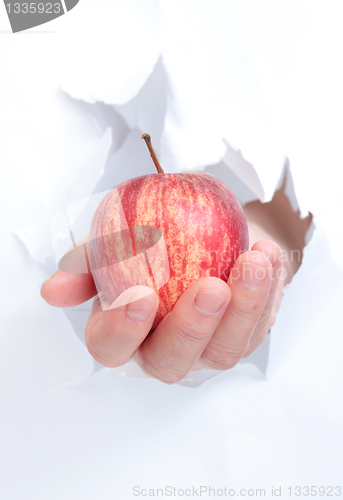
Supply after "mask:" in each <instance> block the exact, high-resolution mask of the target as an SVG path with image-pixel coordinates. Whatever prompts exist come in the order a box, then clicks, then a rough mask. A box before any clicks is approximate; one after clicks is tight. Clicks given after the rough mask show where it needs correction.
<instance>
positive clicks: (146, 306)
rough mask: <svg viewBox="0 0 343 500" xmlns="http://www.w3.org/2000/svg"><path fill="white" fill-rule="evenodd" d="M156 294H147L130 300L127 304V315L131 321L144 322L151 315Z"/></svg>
mask: <svg viewBox="0 0 343 500" xmlns="http://www.w3.org/2000/svg"><path fill="white" fill-rule="evenodd" d="M155 304H156V302H155V294H153V293H152V294H150V295H147V296H146V297H143V298H142V299H139V300H136V301H135V302H130V303H129V304H127V306H126V315H127V317H128V318H129V319H130V320H131V321H135V322H136V323H143V321H146V320H147V319H148V318H149V316H150V315H151V313H152V311H153V309H154V308H155Z"/></svg>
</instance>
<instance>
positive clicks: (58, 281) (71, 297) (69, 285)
mask: <svg viewBox="0 0 343 500" xmlns="http://www.w3.org/2000/svg"><path fill="white" fill-rule="evenodd" d="M40 293H41V296H42V297H43V299H44V300H45V301H46V302H47V303H48V304H50V305H51V306H55V307H75V306H78V305H79V304H82V303H83V302H86V301H87V300H89V299H91V298H92V297H94V296H95V295H96V294H97V293H98V292H97V289H96V287H95V283H94V280H93V277H92V274H91V273H68V272H64V271H61V270H58V271H56V272H55V273H54V274H53V275H52V276H50V278H48V279H47V280H46V281H45V282H44V283H43V285H42V288H41V292H40Z"/></svg>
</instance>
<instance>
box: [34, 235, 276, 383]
mask: <svg viewBox="0 0 343 500" xmlns="http://www.w3.org/2000/svg"><path fill="white" fill-rule="evenodd" d="M249 230H250V233H251V234H250V237H253V239H255V238H256V237H258V230H257V233H256V228H252V227H249ZM252 233H253V234H252ZM281 271H282V252H281V249H280V247H279V246H278V245H277V244H276V243H274V242H272V241H268V240H262V241H257V242H256V243H255V244H254V245H253V247H252V249H251V250H250V251H248V252H245V253H244V254H242V255H240V257H239V258H238V259H237V261H236V263H235V265H234V267H233V269H232V272H231V275H230V277H229V280H228V283H225V282H224V281H222V280H221V279H219V278H213V277H205V278H201V279H200V280H198V281H197V282H195V283H193V285H191V286H190V287H189V288H188V289H187V290H186V292H185V293H184V294H183V295H182V297H181V298H180V299H179V301H178V302H177V304H176V305H175V307H174V309H173V310H172V311H171V312H170V313H169V314H168V315H167V316H166V317H165V318H164V319H163V320H162V322H161V323H160V324H159V326H158V327H157V329H156V330H154V331H153V332H152V333H151V334H150V335H149V332H150V329H151V326H152V323H153V320H154V317H155V314H156V311H157V308H158V296H157V295H156V294H155V292H153V291H152V290H151V293H150V294H149V295H148V296H146V297H145V298H143V299H139V300H136V301H133V302H131V303H129V304H128V305H127V306H122V307H118V308H116V309H112V310H108V311H106V312H104V311H103V310H102V307H101V305H100V303H99V299H98V298H97V297H96V298H95V300H94V303H93V308H92V313H91V315H90V317H89V320H88V323H87V326H86V331H85V338H86V344H87V347H88V350H89V352H90V354H91V355H92V356H93V357H94V358H95V359H96V360H97V361H98V362H100V363H101V364H103V365H105V366H109V367H116V366H121V365H123V364H124V363H126V362H127V361H129V360H130V359H131V358H133V359H134V360H135V361H136V362H137V364H138V365H139V366H140V367H141V368H142V370H143V371H144V372H145V373H147V374H149V375H151V376H152V377H155V378H157V379H159V380H161V381H162V382H165V383H168V384H171V383H175V382H178V381H179V380H181V379H182V378H184V377H185V376H186V375H187V373H188V372H189V371H190V370H197V369H200V368H211V369H217V370H226V369H228V368H231V367H233V366H234V365H235V364H236V363H237V362H238V361H239V360H240V359H241V358H243V357H247V356H249V354H250V353H251V352H252V351H253V350H254V349H256V347H258V345H259V344H260V343H261V342H262V341H263V340H264V338H265V336H266V334H267V332H268V330H269V328H270V327H271V326H272V324H273V323H274V321H275V316H276V311H277V309H278V307H279V304H280V301H281V297H282V290H283V286H284V284H285V276H283V275H282V273H281ZM130 290H132V291H133V292H134V291H135V287H133V288H132V289H130ZM149 291H150V289H149ZM96 293H97V291H96V288H95V285H94V282H93V279H92V276H91V275H90V274H72V273H65V272H62V271H57V272H56V273H55V274H54V275H53V276H52V277H51V278H49V279H48V280H47V281H46V282H45V283H44V284H43V286H42V290H41V294H42V297H43V298H44V299H45V300H46V301H47V302H48V303H49V304H51V305H54V306H57V307H74V306H76V305H78V304H81V303H83V302H85V301H87V300H89V299H90V298H91V297H94V296H95V295H96ZM133 300H134V298H133Z"/></svg>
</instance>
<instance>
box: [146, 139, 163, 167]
mask: <svg viewBox="0 0 343 500" xmlns="http://www.w3.org/2000/svg"><path fill="white" fill-rule="evenodd" d="M142 139H144V140H145V142H146V145H147V146H148V149H149V151H150V154H151V158H152V161H153V162H154V163H155V167H156V170H157V172H158V173H159V174H164V171H163V168H162V167H161V165H160V163H159V161H158V159H157V156H156V153H155V151H154V148H153V147H152V145H151V137H150V135H149V134H143V135H142Z"/></svg>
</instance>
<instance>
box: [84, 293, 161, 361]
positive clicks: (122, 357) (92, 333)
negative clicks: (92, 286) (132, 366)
mask: <svg viewBox="0 0 343 500" xmlns="http://www.w3.org/2000/svg"><path fill="white" fill-rule="evenodd" d="M124 294H125V295H126V301H127V302H128V303H127V304H126V305H124V306H120V307H117V308H115V309H109V310H108V311H103V310H102V307H101V305H100V302H99V300H98V299H97V298H96V299H95V301H94V304H93V310H92V313H91V315H90V317H89V319H88V323H87V325H86V330H85V339H86V345H87V348H88V350H89V352H90V354H91V355H92V356H93V358H95V359H96V360H97V361H98V362H99V363H101V364H103V365H105V366H109V367H116V366H121V365H123V364H124V363H127V361H129V360H130V359H131V358H132V355H133V354H134V352H135V351H136V349H137V348H138V347H139V345H140V344H141V343H142V342H143V340H144V339H145V337H146V336H147V335H148V333H149V331H150V329H151V327H152V324H153V321H154V318H155V315H156V311H157V308H158V304H159V300H158V296H157V294H156V293H155V292H154V290H152V289H151V288H148V287H146V286H134V287H131V288H129V289H128V290H126V291H125V292H124V293H123V294H122V295H124Z"/></svg>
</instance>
